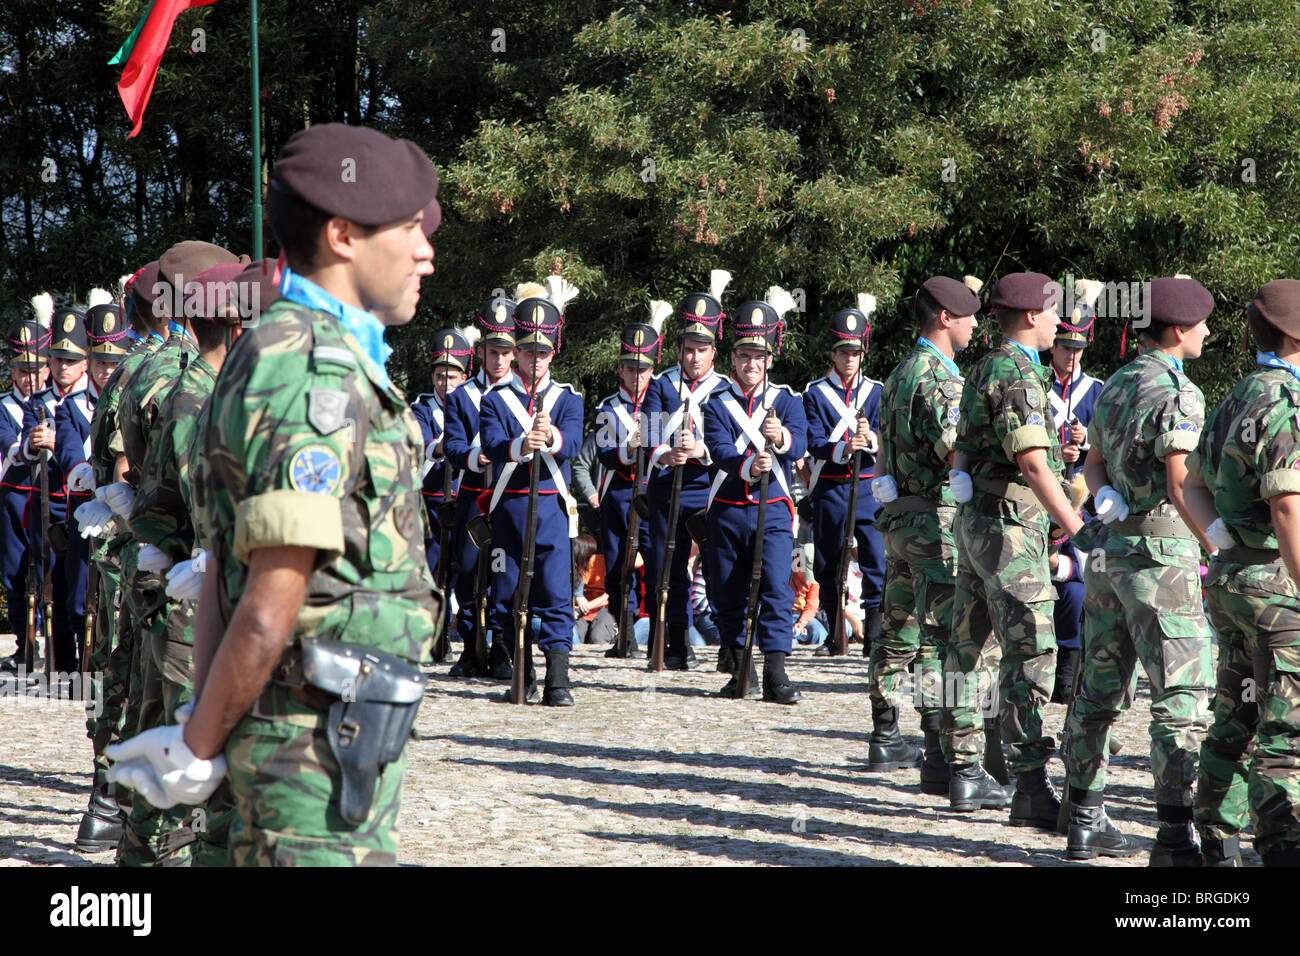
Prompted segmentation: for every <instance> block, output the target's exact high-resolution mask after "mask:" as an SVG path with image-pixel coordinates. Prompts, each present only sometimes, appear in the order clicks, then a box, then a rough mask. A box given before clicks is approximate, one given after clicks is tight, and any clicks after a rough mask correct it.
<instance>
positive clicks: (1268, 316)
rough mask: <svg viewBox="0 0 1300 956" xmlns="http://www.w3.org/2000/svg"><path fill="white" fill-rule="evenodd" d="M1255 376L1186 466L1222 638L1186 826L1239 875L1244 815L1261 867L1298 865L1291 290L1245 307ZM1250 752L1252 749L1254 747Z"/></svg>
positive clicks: (1214, 420)
mask: <svg viewBox="0 0 1300 956" xmlns="http://www.w3.org/2000/svg"><path fill="white" fill-rule="evenodd" d="M1247 316H1248V321H1249V324H1250V330H1251V332H1252V334H1253V336H1254V339H1255V347H1256V349H1258V351H1257V352H1256V353H1255V360H1256V362H1257V364H1258V366H1259V367H1258V368H1256V369H1254V371H1252V372H1251V373H1250V374H1249V375H1247V376H1246V378H1245V379H1243V380H1242V381H1241V382H1239V383H1238V384H1237V385H1236V387H1235V388H1233V389H1232V391H1231V392H1229V393H1228V397H1227V398H1225V399H1224V400H1223V403H1222V404H1221V405H1219V407H1218V408H1216V409H1215V410H1214V412H1213V413H1212V414H1211V415H1210V418H1209V421H1208V423H1207V425H1206V428H1205V430H1204V432H1203V434H1202V435H1201V440H1200V444H1199V446H1198V447H1197V450H1196V451H1195V452H1193V453H1192V454H1191V455H1189V456H1188V459H1187V470H1188V482H1187V485H1188V500H1189V503H1197V502H1200V503H1202V507H1205V508H1207V509H1208V508H1211V507H1212V508H1213V511H1214V512H1217V517H1215V519H1214V521H1213V522H1212V523H1211V524H1210V526H1209V527H1208V528H1207V529H1206V537H1207V538H1208V539H1209V541H1210V543H1211V544H1213V545H1214V546H1215V547H1217V548H1218V549H1219V550H1218V553H1217V554H1216V555H1215V556H1214V557H1212V558H1211V559H1210V572H1209V574H1208V575H1207V576H1206V579H1205V585H1206V588H1205V596H1206V603H1207V604H1208V606H1209V612H1210V620H1211V622H1212V623H1213V624H1214V629H1215V631H1216V632H1217V634H1218V637H1219V666H1218V689H1217V693H1216V695H1215V698H1214V719H1213V722H1212V723H1211V724H1210V728H1209V731H1208V732H1207V733H1206V735H1205V740H1204V742H1203V743H1202V744H1201V760H1200V773H1199V777H1198V779H1197V782H1196V828H1197V830H1198V831H1199V833H1200V836H1201V841H1202V842H1201V846H1202V853H1203V860H1204V863H1205V865H1207V866H1234V865H1235V866H1240V865H1241V862H1240V854H1239V852H1238V850H1239V842H1240V833H1241V831H1242V830H1243V829H1244V828H1245V826H1246V824H1247V813H1248V812H1249V817H1250V821H1251V822H1253V824H1254V829H1255V849H1256V850H1257V851H1258V852H1259V855H1260V857H1262V858H1263V861H1264V865H1265V866H1300V748H1298V747H1297V745H1296V741H1297V740H1298V739H1300V591H1297V587H1296V582H1297V581H1300V504H1298V503H1300V497H1298V496H1300V367H1298V366H1300V281H1296V280H1294V279H1278V280H1275V281H1273V282H1269V283H1267V284H1266V285H1264V287H1263V288H1261V289H1260V290H1259V293H1258V294H1257V295H1256V297H1255V300H1254V301H1253V302H1252V303H1251V304H1250V305H1249V306H1248V307H1247ZM1252 744H1253V749H1252Z"/></svg>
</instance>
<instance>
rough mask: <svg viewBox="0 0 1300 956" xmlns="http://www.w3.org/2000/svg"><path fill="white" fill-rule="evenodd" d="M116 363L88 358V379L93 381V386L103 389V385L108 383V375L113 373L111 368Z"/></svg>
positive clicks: (114, 366) (113, 367) (115, 366)
mask: <svg viewBox="0 0 1300 956" xmlns="http://www.w3.org/2000/svg"><path fill="white" fill-rule="evenodd" d="M115 368H117V365H116V364H115V363H113V362H105V361H103V360H102V359H91V360H90V379H91V381H92V382H94V383H95V388H97V389H99V390H100V391H103V389H104V386H105V385H106V384H107V383H108V379H109V376H111V375H112V374H113V369H115Z"/></svg>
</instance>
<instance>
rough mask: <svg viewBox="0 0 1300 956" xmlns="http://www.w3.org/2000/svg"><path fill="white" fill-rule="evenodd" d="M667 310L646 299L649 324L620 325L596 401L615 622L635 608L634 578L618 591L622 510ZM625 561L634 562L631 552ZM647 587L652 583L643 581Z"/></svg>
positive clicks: (623, 554) (627, 504)
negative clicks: (611, 367)
mask: <svg viewBox="0 0 1300 956" xmlns="http://www.w3.org/2000/svg"><path fill="white" fill-rule="evenodd" d="M672 311H673V307H672V305H671V304H670V303H668V302H663V301H661V300H658V299H656V300H655V301H653V302H651V303H650V321H649V323H646V322H629V323H628V324H627V325H626V326H625V327H624V328H623V335H622V337H621V345H620V350H621V353H622V354H621V356H620V358H619V362H618V379H619V390H618V391H617V392H615V393H614V394H613V395H608V396H606V397H605V398H603V399H601V401H600V404H599V405H598V406H597V408H596V431H595V438H596V456H597V458H599V460H600V463H601V465H602V466H604V475H603V477H602V478H601V482H600V486H599V487H598V488H597V489H596V494H597V496H598V498H599V499H600V550H601V554H603V555H604V557H605V593H606V594H608V595H609V609H610V613H611V614H612V615H613V616H614V619H615V620H619V619H620V615H621V613H622V607H623V604H624V602H626V605H627V609H628V614H629V615H630V616H631V620H633V621H635V620H636V616H637V611H638V609H639V608H640V599H639V589H638V587H637V579H636V577H635V576H634V577H633V578H632V586H631V587H630V588H628V593H627V594H626V595H624V594H623V569H624V565H625V564H626V562H627V561H628V560H629V556H628V553H627V552H628V547H627V544H628V540H627V539H628V520H629V513H628V512H629V509H630V508H631V507H632V498H633V491H634V488H635V485H636V470H637V449H638V448H639V447H641V446H642V445H644V444H646V443H645V442H643V441H641V436H642V435H644V434H647V433H648V432H649V430H650V429H649V428H648V427H647V426H646V424H645V414H644V412H645V409H644V406H645V399H646V395H647V393H648V392H649V390H650V385H651V375H652V373H653V372H654V368H655V364H656V363H657V362H658V361H659V354H660V350H661V348H662V347H663V339H662V338H661V337H660V335H659V330H660V329H662V328H663V324H664V320H665V319H666V318H668V316H669V314H670V313H671V312H672ZM642 454H643V456H645V453H642ZM645 457H648V456H645ZM642 468H643V470H642V474H641V487H640V488H635V491H636V493H637V494H644V493H645V474H646V473H645V470H644V463H643V465H642ZM642 540H644V539H642ZM638 550H643V549H640V548H638ZM631 560H633V561H635V560H636V558H635V556H632V557H631ZM653 586H654V584H653V582H650V583H649V584H647V587H650V588H652V587H653ZM615 647H616V648H617V645H615Z"/></svg>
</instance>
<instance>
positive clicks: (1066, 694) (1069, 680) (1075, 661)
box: [1051, 647, 1079, 706]
mask: <svg viewBox="0 0 1300 956" xmlns="http://www.w3.org/2000/svg"><path fill="white" fill-rule="evenodd" d="M1078 669H1079V649H1078V648H1077V647H1058V648H1057V649H1056V683H1055V684H1054V685H1053V687H1052V699H1051V703H1053V704H1066V705H1067V706H1068V705H1069V703H1070V698H1072V697H1073V696H1074V675H1075V673H1076V672H1077V671H1078Z"/></svg>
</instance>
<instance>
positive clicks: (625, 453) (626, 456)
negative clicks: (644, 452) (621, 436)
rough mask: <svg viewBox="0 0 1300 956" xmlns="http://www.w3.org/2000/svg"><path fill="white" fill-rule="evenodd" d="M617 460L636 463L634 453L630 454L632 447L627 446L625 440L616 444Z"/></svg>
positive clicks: (626, 463)
mask: <svg viewBox="0 0 1300 956" xmlns="http://www.w3.org/2000/svg"><path fill="white" fill-rule="evenodd" d="M629 437H630V436H629ZM618 460H619V461H621V462H622V463H623V464H625V465H632V464H635V463H636V455H634V454H632V449H631V448H630V447H628V443H627V442H620V443H619V446H618Z"/></svg>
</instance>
